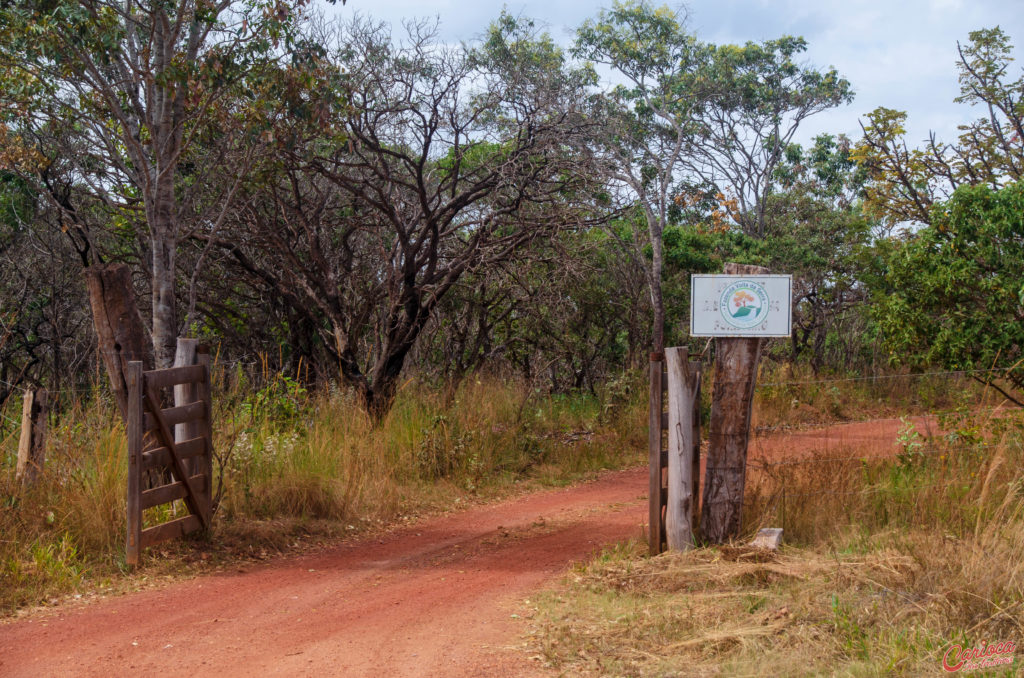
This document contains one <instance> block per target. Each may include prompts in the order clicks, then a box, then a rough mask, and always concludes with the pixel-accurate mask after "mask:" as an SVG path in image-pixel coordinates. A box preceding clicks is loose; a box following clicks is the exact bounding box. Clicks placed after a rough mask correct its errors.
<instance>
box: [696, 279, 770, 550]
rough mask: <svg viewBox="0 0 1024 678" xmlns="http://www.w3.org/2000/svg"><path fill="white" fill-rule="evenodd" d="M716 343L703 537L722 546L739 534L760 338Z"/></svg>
mask: <svg viewBox="0 0 1024 678" xmlns="http://www.w3.org/2000/svg"><path fill="white" fill-rule="evenodd" d="M724 273H726V274H728V275H750V276H755V275H759V274H760V275H764V274H767V273H768V269H767V268H765V267H763V266H749V265H742V264H731V263H730V264H726V265H725V270H724ZM715 343H716V346H715V367H714V370H715V385H714V390H713V392H712V402H711V425H710V433H709V441H710V444H709V448H708V461H707V469H706V473H705V476H704V502H703V503H704V505H703V510H702V511H701V535H702V536H703V538H704V539H705V540H707V541H710V542H713V543H716V544H721V543H723V542H725V541H728V540H729V539H731V538H733V537H736V536H737V535H738V534H739V531H740V519H741V517H742V513H743V489H744V484H745V482H746V468H747V445H748V442H749V438H750V415H751V408H752V407H753V402H754V387H755V385H756V383H757V365H758V362H759V361H760V359H761V344H762V340H761V339H759V338H723V337H718V338H716V339H715Z"/></svg>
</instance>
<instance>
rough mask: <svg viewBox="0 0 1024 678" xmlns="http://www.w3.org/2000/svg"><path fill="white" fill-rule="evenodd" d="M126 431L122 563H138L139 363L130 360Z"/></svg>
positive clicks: (140, 480)
mask: <svg viewBox="0 0 1024 678" xmlns="http://www.w3.org/2000/svg"><path fill="white" fill-rule="evenodd" d="M124 377H125V385H126V393H125V396H124V404H125V420H126V424H125V426H126V430H125V432H126V434H127V437H128V516H127V518H128V520H127V522H128V536H127V545H126V547H125V562H126V563H127V564H128V565H129V566H131V567H134V566H136V565H138V564H139V551H140V550H141V548H142V547H141V542H142V537H141V533H142V509H141V508H140V506H139V492H140V490H141V488H142V463H141V462H142V459H141V457H142V379H143V377H142V362H140V361H135V360H133V361H131V362H129V363H128V365H127V367H126V368H125V371H124Z"/></svg>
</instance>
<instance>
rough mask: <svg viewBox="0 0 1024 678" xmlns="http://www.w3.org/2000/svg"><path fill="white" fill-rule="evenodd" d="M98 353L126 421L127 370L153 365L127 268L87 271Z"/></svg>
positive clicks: (112, 266)
mask: <svg viewBox="0 0 1024 678" xmlns="http://www.w3.org/2000/svg"><path fill="white" fill-rule="evenodd" d="M85 282H86V286H87V287H88V289H89V303H90V305H91V306H92V317H93V323H94V325H95V327H96V337H97V339H98V345H97V351H99V354H100V356H101V357H102V358H103V364H104V365H105V366H106V368H107V375H108V376H109V377H110V385H111V387H112V388H113V390H114V398H115V400H116V401H117V407H118V409H119V410H120V411H121V416H122V417H127V400H128V387H127V385H126V382H125V369H126V368H127V365H128V363H129V362H131V361H135V360H137V361H140V362H142V363H144V364H150V361H149V360H148V357H149V356H148V353H147V351H146V345H147V342H146V330H145V327H144V326H143V324H142V318H141V317H140V316H139V309H138V306H136V304H135V292H134V291H133V290H132V275H131V270H130V269H129V268H128V266H127V265H125V264H101V265H99V266H91V267H89V268H87V269H85Z"/></svg>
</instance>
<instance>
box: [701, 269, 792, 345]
mask: <svg viewBox="0 0 1024 678" xmlns="http://www.w3.org/2000/svg"><path fill="white" fill-rule="evenodd" d="M792 299H793V276H791V275H692V276H690V335H691V336H694V337H788V336H789V335H790V333H791V332H792V331H793V319H792V315H793V311H792V306H793V303H792Z"/></svg>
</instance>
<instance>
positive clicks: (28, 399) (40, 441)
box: [15, 388, 48, 485]
mask: <svg viewBox="0 0 1024 678" xmlns="http://www.w3.org/2000/svg"><path fill="white" fill-rule="evenodd" d="M47 400H48V395H47V392H46V389H44V388H40V389H30V390H28V391H26V392H25V399H24V400H23V401H22V408H21V437H20V438H19V439H18V462H17V466H16V468H15V477H17V478H18V479H19V480H21V482H23V483H25V484H26V485H31V484H32V483H34V482H35V480H36V478H37V477H39V474H40V473H41V472H42V470H43V464H44V463H45V462H46V415H47Z"/></svg>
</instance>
